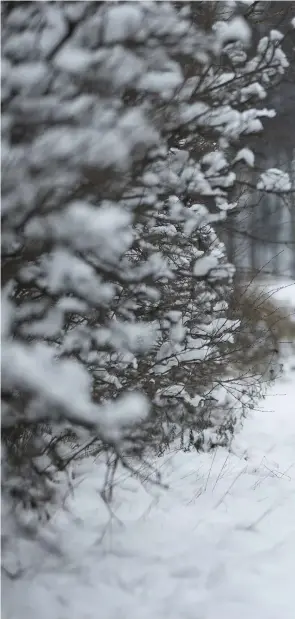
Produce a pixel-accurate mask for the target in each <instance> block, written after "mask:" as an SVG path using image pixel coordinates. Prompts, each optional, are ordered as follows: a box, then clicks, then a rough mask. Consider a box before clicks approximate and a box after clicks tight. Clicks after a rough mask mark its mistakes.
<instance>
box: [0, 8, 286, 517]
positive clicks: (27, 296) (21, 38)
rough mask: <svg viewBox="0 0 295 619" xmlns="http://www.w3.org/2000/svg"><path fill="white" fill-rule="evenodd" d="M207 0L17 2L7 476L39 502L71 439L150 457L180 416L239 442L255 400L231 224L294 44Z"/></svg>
mask: <svg viewBox="0 0 295 619" xmlns="http://www.w3.org/2000/svg"><path fill="white" fill-rule="evenodd" d="M192 8H193V7H192V6H191V5H190V4H185V5H183V6H180V7H178V8H176V7H175V6H174V5H173V4H171V3H168V2H163V3H153V2H148V3H146V2H140V3H132V2H121V3H105V2H102V3H101V2H98V3H97V2H66V3H58V2H43V3H35V2H26V3H17V4H14V3H6V4H4V6H3V7H2V13H3V15H2V17H3V37H2V38H3V40H2V50H3V61H2V82H3V83H2V103H3V108H2V109H3V117H2V179H3V184H2V287H3V290H2V299H3V303H2V427H3V433H2V436H3V442H4V446H5V448H4V449H3V461H4V466H3V487H4V491H5V492H9V493H10V495H11V496H13V497H15V498H18V499H21V500H22V501H23V502H24V503H25V504H30V505H32V506H35V505H37V504H38V503H39V502H41V503H42V501H45V500H47V499H50V498H51V496H52V495H53V494H54V492H55V486H54V480H55V479H56V475H57V471H62V470H64V469H66V467H67V464H68V462H69V461H70V460H71V459H72V458H73V457H74V454H73V447H71V448H70V449H69V447H68V445H72V443H71V441H74V444H78V445H79V447H78V451H80V449H81V445H82V444H84V443H85V442H86V443H87V444H88V445H89V444H90V443H91V442H95V445H96V450H97V451H100V452H103V453H104V452H105V453H107V454H109V453H111V454H115V458H117V460H121V462H123V464H125V465H126V466H129V467H130V466H131V467H132V465H130V460H129V459H128V460H127V459H126V458H127V456H130V455H132V456H134V457H135V456H137V457H142V455H143V453H144V452H145V450H146V449H147V448H149V447H150V448H153V449H154V448H156V449H158V448H159V446H163V445H167V444H169V442H170V441H171V440H172V439H173V437H174V436H175V435H177V434H178V433H179V432H180V433H181V436H182V441H183V444H185V441H186V442H187V440H188V441H189V442H192V443H196V444H197V445H199V444H201V443H202V442H205V444H210V441H211V439H210V440H209V438H208V428H211V430H212V436H214V439H213V442H215V443H216V442H218V436H222V441H223V442H225V437H226V440H228V438H229V436H230V435H231V434H232V431H233V428H234V425H235V423H236V421H237V419H238V412H239V407H242V409H243V406H244V405H245V404H246V401H248V399H249V393H250V391H249V393H248V396H247V397H246V396H245V390H244V391H240V390H239V389H238V390H236V392H235V388H234V387H233V384H232V379H230V381H229V377H230V375H231V358H230V355H231V350H232V345H233V341H234V334H235V330H236V329H237V328H238V322H237V321H233V320H229V319H228V316H227V309H228V301H229V298H230V292H231V286H232V277H233V267H232V266H231V265H230V264H229V263H228V261H227V258H226V254H225V249H224V246H223V244H222V243H220V241H219V239H218V238H217V237H216V234H215V232H214V229H213V227H214V223H215V222H217V221H220V220H221V219H222V218H224V217H225V216H226V212H227V210H228V209H230V208H232V206H233V204H232V203H231V200H230V192H231V191H232V190H233V188H234V186H235V180H236V175H235V171H234V168H235V165H236V162H237V161H240V160H241V159H243V160H244V162H245V163H246V165H250V166H251V165H253V160H254V155H253V154H252V153H251V152H250V151H249V149H248V150H247V148H246V146H245V144H244V142H245V141H246V139H247V136H248V135H250V134H253V133H255V132H257V131H260V130H261V129H262V123H261V118H263V117H265V116H266V117H269V116H272V114H273V112H272V111H269V110H267V109H261V106H260V105H259V103H260V100H261V99H263V97H264V93H265V91H266V89H267V88H268V87H269V86H271V84H272V81H273V79H275V78H276V76H277V74H278V73H280V72H282V71H283V70H284V68H285V66H286V63H287V60H286V58H285V56H284V54H283V52H282V51H281V49H280V44H279V42H278V41H277V40H276V41H275V42H274V40H273V38H272V37H270V38H269V39H267V38H265V39H264V41H263V42H261V43H260V44H259V45H258V48H257V50H256V54H255V55H254V56H253V55H252V54H251V55H250V57H249V58H248V56H247V45H248V43H249V40H250V31H249V27H248V26H247V24H246V22H245V21H244V20H243V19H242V18H239V17H235V18H234V19H233V20H232V21H230V22H227V23H225V22H219V23H216V24H215V25H214V28H213V29H212V32H209V33H208V32H206V33H205V32H204V31H202V29H201V28H200V27H199V24H198V23H196V20H195V19H194V13H193V12H192V14H191V9H192ZM268 50H270V51H268ZM228 65H230V69H228V68H227V67H228ZM255 101H257V103H258V106H257V107H255ZM241 143H243V144H242V146H243V149H242V150H241ZM243 153H244V154H243ZM229 383H230V386H229ZM244 396H245V397H244ZM245 398H246V399H245ZM233 402H238V403H239V404H238V412H237V411H235V414H233V413H232V411H233ZM211 430H210V431H211ZM187 437H188V438H187ZM211 444H212V441H211Z"/></svg>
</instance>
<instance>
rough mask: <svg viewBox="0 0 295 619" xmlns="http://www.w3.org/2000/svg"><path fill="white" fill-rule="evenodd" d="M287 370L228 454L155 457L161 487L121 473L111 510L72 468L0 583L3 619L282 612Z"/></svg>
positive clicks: (293, 505) (287, 559)
mask: <svg viewBox="0 0 295 619" xmlns="http://www.w3.org/2000/svg"><path fill="white" fill-rule="evenodd" d="M294 365H295V362H294ZM294 377H295V373H293V375H292V373H291V372H290V373H289V375H285V376H284V378H283V379H281V380H280V381H278V382H277V383H276V384H274V386H273V388H272V390H271V391H270V392H269V394H268V396H267V398H266V399H265V400H264V401H263V403H262V405H261V407H260V409H259V410H256V411H253V413H252V414H251V416H250V417H249V418H248V419H247V421H246V422H245V425H244V429H243V431H242V432H241V433H240V435H239V436H238V437H237V438H236V440H235V443H234V445H233V450H232V453H231V454H228V453H227V452H226V451H225V450H223V449H222V448H218V450H217V451H215V452H214V453H210V454H202V455H197V454H196V453H195V452H191V453H187V454H185V453H178V454H175V455H169V456H166V457H164V458H162V459H159V461H158V466H159V468H160V469H161V472H162V475H163V480H164V481H165V482H167V483H168V484H169V490H165V489H159V488H155V487H152V488H151V487H149V486H147V487H143V486H140V485H139V484H138V482H136V481H134V480H130V479H128V478H126V477H125V479H123V478H122V479H121V480H120V483H121V489H120V490H119V491H118V492H117V494H116V498H115V502H114V513H113V516H112V518H110V515H109V514H107V513H106V510H105V509H104V507H103V504H102V501H101V499H100V498H99V495H98V492H97V488H98V486H99V478H98V471H97V467H96V466H95V464H93V463H91V464H90V463H89V462H88V463H87V464H84V465H83V467H82V466H81V469H80V472H79V475H78V477H77V478H76V480H75V485H76V486H77V487H76V490H75V496H74V498H73V499H71V501H70V502H69V507H70V510H69V511H68V513H67V514H65V513H63V514H62V513H58V514H56V517H55V519H54V521H53V523H52V524H51V527H50V529H49V530H48V531H46V534H45V533H44V540H43V545H42V547H41V548H39V550H38V552H37V550H36V543H35V542H33V543H29V542H27V543H26V545H24V546H23V547H22V548H20V549H19V552H20V553H21V554H20V560H21V565H22V568H21V572H20V574H19V576H18V577H17V578H15V579H14V580H11V579H10V580H9V581H6V580H5V579H4V581H3V583H2V586H3V591H2V593H3V611H4V614H3V616H4V617H5V619H41V618H42V619H125V618H126V619H180V618H183V619H223V618H224V619H249V617H251V618H252V619H279V618H283V619H291V618H292V619H293V618H294V606H295V589H294V574H295V406H294V402H295V380H294ZM48 549H49V550H48ZM14 569H15V574H16V573H17V571H18V567H17V565H15V567H14Z"/></svg>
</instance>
